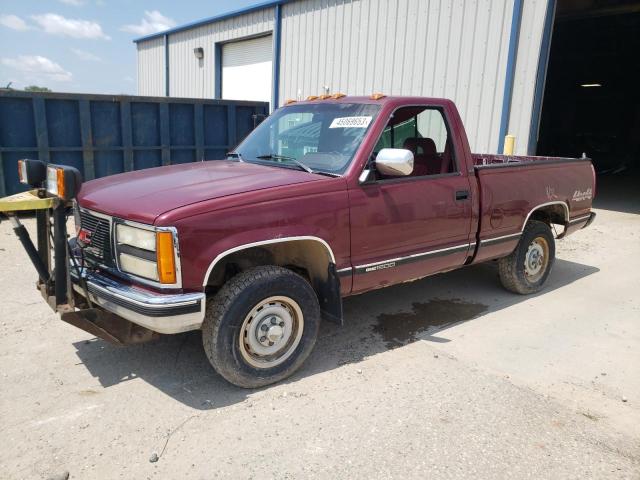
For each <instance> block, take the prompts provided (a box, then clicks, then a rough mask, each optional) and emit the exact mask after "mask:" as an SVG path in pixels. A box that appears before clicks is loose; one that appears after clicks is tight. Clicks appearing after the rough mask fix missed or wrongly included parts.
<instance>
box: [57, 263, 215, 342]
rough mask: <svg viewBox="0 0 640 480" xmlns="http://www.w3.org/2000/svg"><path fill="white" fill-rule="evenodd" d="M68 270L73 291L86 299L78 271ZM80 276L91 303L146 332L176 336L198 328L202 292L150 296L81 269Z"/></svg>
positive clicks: (152, 294) (202, 300)
mask: <svg viewBox="0 0 640 480" xmlns="http://www.w3.org/2000/svg"><path fill="white" fill-rule="evenodd" d="M70 270H71V283H72V285H73V289H74V290H75V291H76V292H77V293H78V294H79V295H81V296H82V297H86V293H85V289H84V288H83V286H82V285H81V282H80V280H79V278H78V272H77V271H76V270H75V269H74V268H70ZM80 275H81V276H82V278H83V279H84V280H85V282H86V289H87V290H88V294H89V297H90V299H91V302H93V303H94V304H95V305H98V306H100V307H102V308H104V309H105V310H108V311H109V312H111V313H114V314H116V315H119V316H120V317H122V318H125V319H127V320H129V321H130V322H133V323H135V324H137V325H141V326H143V327H145V328H148V329H149V330H153V331H154V332H158V333H180V332H187V331H189V330H198V329H199V328H200V327H201V325H202V320H203V319H204V310H205V304H206V302H205V294H204V293H183V294H163V293H153V292H150V291H148V290H143V289H141V288H136V287H134V286H130V285H125V284H123V283H120V282H118V281H116V280H113V279H112V278H109V277H106V276H104V275H100V274H99V273H94V272H88V271H86V270H84V269H82V270H81V271H80ZM85 282H82V283H85Z"/></svg>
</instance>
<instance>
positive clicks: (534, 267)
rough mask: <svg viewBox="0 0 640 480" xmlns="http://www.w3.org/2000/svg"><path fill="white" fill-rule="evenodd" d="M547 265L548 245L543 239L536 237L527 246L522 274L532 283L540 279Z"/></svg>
mask: <svg viewBox="0 0 640 480" xmlns="http://www.w3.org/2000/svg"><path fill="white" fill-rule="evenodd" d="M548 263H549V243H548V242H547V240H546V239H545V238H543V237H536V238H534V239H533V241H532V242H531V243H530V244H529V247H528V248H527V253H526V254H525V256H524V273H525V275H526V277H527V280H529V281H530V282H532V283H535V282H537V281H538V280H540V278H542V276H543V275H544V272H545V271H546V270H547V265H548Z"/></svg>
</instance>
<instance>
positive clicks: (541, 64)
mask: <svg viewBox="0 0 640 480" xmlns="http://www.w3.org/2000/svg"><path fill="white" fill-rule="evenodd" d="M556 4H557V2H556V0H548V2H547V13H546V14H545V18H544V30H543V32H542V44H541V45H540V57H539V59H538V73H537V74H536V86H535V91H534V95H533V111H532V112H531V125H530V126H529V143H528V144H527V155H535V154H536V150H537V149H538V136H539V133H540V119H541V115H542V102H543V101H544V89H545V86H546V82H547V69H548V67H549V54H550V51H551V39H552V37H553V24H554V21H555V16H556Z"/></svg>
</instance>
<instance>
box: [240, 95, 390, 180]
mask: <svg viewBox="0 0 640 480" xmlns="http://www.w3.org/2000/svg"><path fill="white" fill-rule="evenodd" d="M379 110H380V106H379V105H370V104H353V103H324V104H323V103H317V104H301V105H290V106H287V107H284V108H281V109H279V110H276V111H275V112H274V113H273V115H271V116H270V117H268V118H267V119H266V120H265V121H264V122H262V123H261V124H260V125H259V126H258V127H257V128H256V129H255V130H254V131H253V132H252V133H251V134H250V135H249V136H248V137H247V138H246V139H245V140H244V141H243V142H242V143H241V144H240V145H239V146H238V148H236V149H235V151H234V153H235V154H237V156H238V157H239V158H240V159H241V160H243V161H245V162H254V163H262V164H265V165H278V166H283V167H287V168H302V169H305V167H308V169H310V170H311V171H313V172H321V173H331V174H341V173H343V172H344V171H345V170H346V168H347V166H348V165H349V162H351V159H352V158H353V156H354V154H355V153H356V150H357V149H358V147H359V146H360V143H361V142H362V139H363V138H364V135H365V133H366V132H367V130H368V129H369V126H370V125H371V124H372V123H373V120H374V119H375V117H376V115H377V114H378V112H379ZM307 171H309V170H307Z"/></svg>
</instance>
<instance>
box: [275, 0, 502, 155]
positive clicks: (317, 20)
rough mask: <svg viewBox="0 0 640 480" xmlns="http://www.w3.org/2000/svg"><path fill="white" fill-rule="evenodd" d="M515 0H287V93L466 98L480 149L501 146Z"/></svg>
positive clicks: (463, 103)
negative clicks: (510, 32)
mask: <svg viewBox="0 0 640 480" xmlns="http://www.w3.org/2000/svg"><path fill="white" fill-rule="evenodd" d="M512 8H513V1H512V0H457V1H451V0H428V1H427V0H391V1H388V0H354V1H349V0H345V1H342V0H305V1H300V2H294V3H291V4H286V5H284V6H283V18H282V39H283V41H282V57H281V62H282V63H281V73H280V78H281V80H280V91H281V101H282V100H284V99H285V98H296V97H297V96H298V95H299V94H300V95H301V96H302V97H306V96H307V95H311V94H318V93H321V92H322V91H323V90H322V89H323V87H324V86H325V85H326V86H327V87H329V90H330V91H332V92H336V91H340V92H343V93H347V94H350V95H368V94H370V93H372V92H384V93H385V94H387V95H422V96H433V97H445V98H450V99H452V100H454V101H455V102H456V104H457V105H458V108H459V109H460V112H461V114H462V118H463V119H464V121H465V125H466V126H467V128H468V133H469V141H470V142H471V145H472V149H474V150H476V151H483V152H489V151H490V152H494V151H496V150H497V147H498V128H499V123H500V108H501V106H502V92H503V89H504V77H505V71H506V61H507V49H508V43H509V27H510V22H511V13H512Z"/></svg>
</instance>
